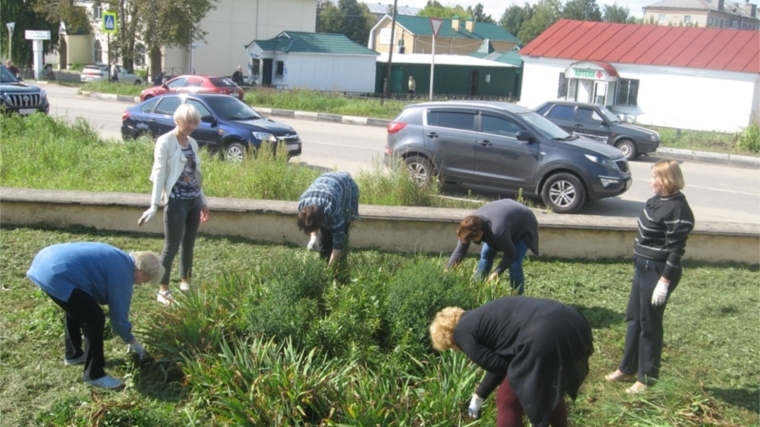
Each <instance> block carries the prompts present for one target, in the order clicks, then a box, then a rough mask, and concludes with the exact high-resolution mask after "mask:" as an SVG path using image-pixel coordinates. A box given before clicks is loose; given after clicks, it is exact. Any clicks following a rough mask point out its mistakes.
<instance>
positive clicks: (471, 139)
mask: <svg viewBox="0 0 760 427" xmlns="http://www.w3.org/2000/svg"><path fill="white" fill-rule="evenodd" d="M426 119H427V120H426V122H427V124H426V125H425V140H426V141H425V145H426V146H429V147H433V149H432V151H433V152H434V153H435V156H434V159H433V160H434V162H435V164H436V166H437V167H438V170H439V171H440V172H441V174H442V175H443V176H444V177H445V178H444V179H445V180H449V181H458V180H460V179H465V180H466V179H469V178H470V176H471V171H472V166H473V164H474V160H475V112H474V111H467V110H428V112H427V118H426Z"/></svg>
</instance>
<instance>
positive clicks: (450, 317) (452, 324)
mask: <svg viewBox="0 0 760 427" xmlns="http://www.w3.org/2000/svg"><path fill="white" fill-rule="evenodd" d="M463 314H464V310H462V309H461V308H459V307H446V308H444V309H443V310H441V311H439V312H438V314H436V315H435V319H434V320H433V323H431V324H430V340H431V341H432V342H433V348H434V349H436V350H438V351H444V350H448V349H450V348H454V347H456V344H454V328H456V327H457V324H459V319H460V318H461V317H462V315H463Z"/></svg>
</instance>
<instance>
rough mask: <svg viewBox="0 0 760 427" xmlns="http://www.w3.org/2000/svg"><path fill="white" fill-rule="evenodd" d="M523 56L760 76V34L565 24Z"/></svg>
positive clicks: (560, 23)
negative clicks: (734, 72)
mask: <svg viewBox="0 0 760 427" xmlns="http://www.w3.org/2000/svg"><path fill="white" fill-rule="evenodd" d="M520 54H522V55H525V56H535V57H547V58H562V59H572V60H575V61H605V62H617V63H623V64H640V65H658V66H669V67H683V68H700V69H710V70H723V71H739V72H744V73H760V31H754V30H723V29H719V28H685V27H665V26H659V25H636V24H615V23H608V22H589V21H571V20H568V19H560V20H559V21H557V22H556V23H555V24H554V25H552V26H551V27H549V28H547V29H546V31H544V32H543V33H541V35H539V36H538V37H537V38H536V39H534V40H533V41H532V42H530V43H528V45H527V46H525V47H524V48H522V49H521V50H520Z"/></svg>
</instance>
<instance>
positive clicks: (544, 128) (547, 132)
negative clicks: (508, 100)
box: [520, 111, 573, 140]
mask: <svg viewBox="0 0 760 427" xmlns="http://www.w3.org/2000/svg"><path fill="white" fill-rule="evenodd" d="M520 117H521V118H522V119H523V120H524V121H525V122H527V123H528V124H529V125H531V128H532V130H533V131H535V132H536V133H538V134H540V135H541V136H543V137H545V138H551V139H560V140H568V139H572V138H573V136H572V135H570V134H569V133H567V132H565V131H564V130H562V128H561V127H559V126H557V125H555V124H554V123H552V122H550V121H549V120H547V119H545V118H543V117H541V116H540V115H539V114H538V113H535V112H532V111H530V112H527V113H522V114H520Z"/></svg>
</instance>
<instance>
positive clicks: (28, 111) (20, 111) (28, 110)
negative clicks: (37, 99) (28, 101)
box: [18, 108, 37, 116]
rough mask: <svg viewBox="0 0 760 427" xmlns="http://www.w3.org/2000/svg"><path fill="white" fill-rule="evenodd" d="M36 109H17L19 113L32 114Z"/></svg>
mask: <svg viewBox="0 0 760 427" xmlns="http://www.w3.org/2000/svg"><path fill="white" fill-rule="evenodd" d="M35 111H37V110H35V109H34V108H22V109H20V110H18V113H19V114H23V115H25V116H26V115H27V114H34V112H35Z"/></svg>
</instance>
